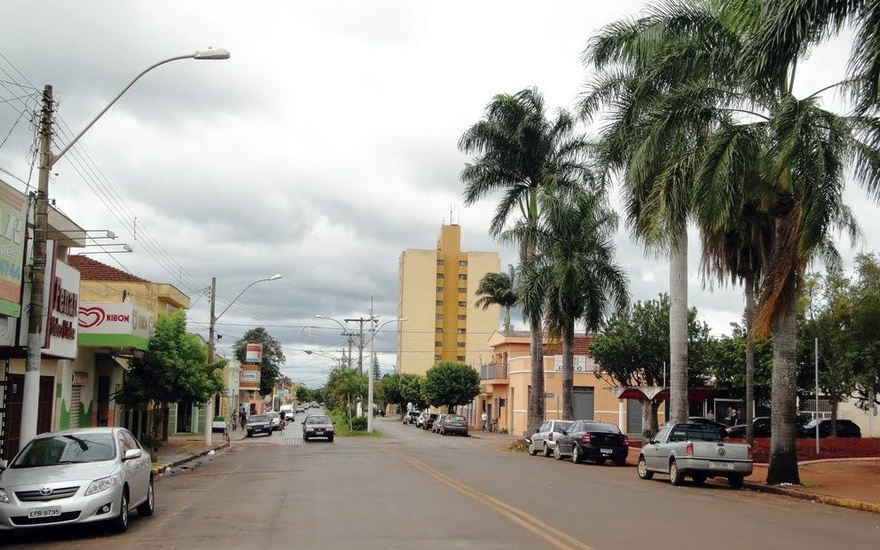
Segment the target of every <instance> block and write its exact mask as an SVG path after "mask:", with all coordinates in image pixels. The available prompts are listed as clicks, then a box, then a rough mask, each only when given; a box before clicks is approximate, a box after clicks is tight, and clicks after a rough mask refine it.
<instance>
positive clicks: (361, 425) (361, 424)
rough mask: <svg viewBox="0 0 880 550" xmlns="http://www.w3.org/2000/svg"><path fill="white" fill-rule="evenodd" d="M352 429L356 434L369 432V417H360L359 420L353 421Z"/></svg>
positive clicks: (354, 419) (353, 419)
mask: <svg viewBox="0 0 880 550" xmlns="http://www.w3.org/2000/svg"><path fill="white" fill-rule="evenodd" d="M351 429H352V431H355V432H365V431H367V417H366V416H359V417H357V418H352V419H351Z"/></svg>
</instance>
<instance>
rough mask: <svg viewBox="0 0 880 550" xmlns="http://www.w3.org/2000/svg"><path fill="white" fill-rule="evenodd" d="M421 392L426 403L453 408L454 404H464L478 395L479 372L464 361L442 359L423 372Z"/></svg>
mask: <svg viewBox="0 0 880 550" xmlns="http://www.w3.org/2000/svg"><path fill="white" fill-rule="evenodd" d="M422 393H423V394H424V396H425V400H427V402H428V404H430V405H433V406H435V407H439V406H443V405H446V406H447V407H449V410H455V406H456V405H466V404H468V403H470V402H471V401H473V399H474V397H476V396H478V395H480V374H479V373H478V372H477V371H476V370H475V369H474V368H473V367H471V366H470V365H466V364H465V363H457V362H451V361H443V362H440V363H437V364H436V365H434V366H433V367H431V368H430V369H428V372H426V373H425V379H424V381H423V382H422Z"/></svg>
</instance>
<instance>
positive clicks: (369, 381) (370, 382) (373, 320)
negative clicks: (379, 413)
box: [367, 306, 407, 434]
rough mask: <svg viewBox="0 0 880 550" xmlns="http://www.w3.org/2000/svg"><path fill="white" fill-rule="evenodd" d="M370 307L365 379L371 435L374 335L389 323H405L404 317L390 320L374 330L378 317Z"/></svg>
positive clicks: (369, 431) (368, 429)
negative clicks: (368, 369) (368, 371)
mask: <svg viewBox="0 0 880 550" xmlns="http://www.w3.org/2000/svg"><path fill="white" fill-rule="evenodd" d="M372 309H373V308H372V306H371V307H370V332H371V334H370V361H371V366H370V373H369V378H368V379H367V433H368V434H372V433H373V382H374V378H375V376H374V375H373V368H372V361H374V360H375V357H376V334H378V333H379V331H380V330H382V328H384V327H385V325H388V324H391V323H398V322H400V323H402V322H404V321H406V320H407V319H406V317H400V318H398V319H391V320H390V321H385V322H384V323H382V325H381V326H380V327H378V328H376V325H378V324H379V317H378V316H374V315H373V311H372Z"/></svg>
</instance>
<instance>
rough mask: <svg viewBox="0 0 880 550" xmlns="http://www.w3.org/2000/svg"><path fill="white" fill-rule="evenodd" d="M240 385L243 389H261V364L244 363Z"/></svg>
mask: <svg viewBox="0 0 880 550" xmlns="http://www.w3.org/2000/svg"><path fill="white" fill-rule="evenodd" d="M238 387H239V389H242V390H258V389H260V366H259V365H254V364H250V365H246V364H244V365H242V366H241V374H240V375H239V380H238Z"/></svg>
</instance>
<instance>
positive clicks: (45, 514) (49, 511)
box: [28, 506, 61, 518]
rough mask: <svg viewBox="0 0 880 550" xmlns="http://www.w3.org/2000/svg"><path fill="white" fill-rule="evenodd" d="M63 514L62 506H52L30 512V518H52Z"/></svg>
mask: <svg viewBox="0 0 880 550" xmlns="http://www.w3.org/2000/svg"><path fill="white" fill-rule="evenodd" d="M60 515H61V506H52V507H51V508H37V509H35V510H31V511H30V512H28V517H29V518H51V517H54V516H60Z"/></svg>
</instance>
